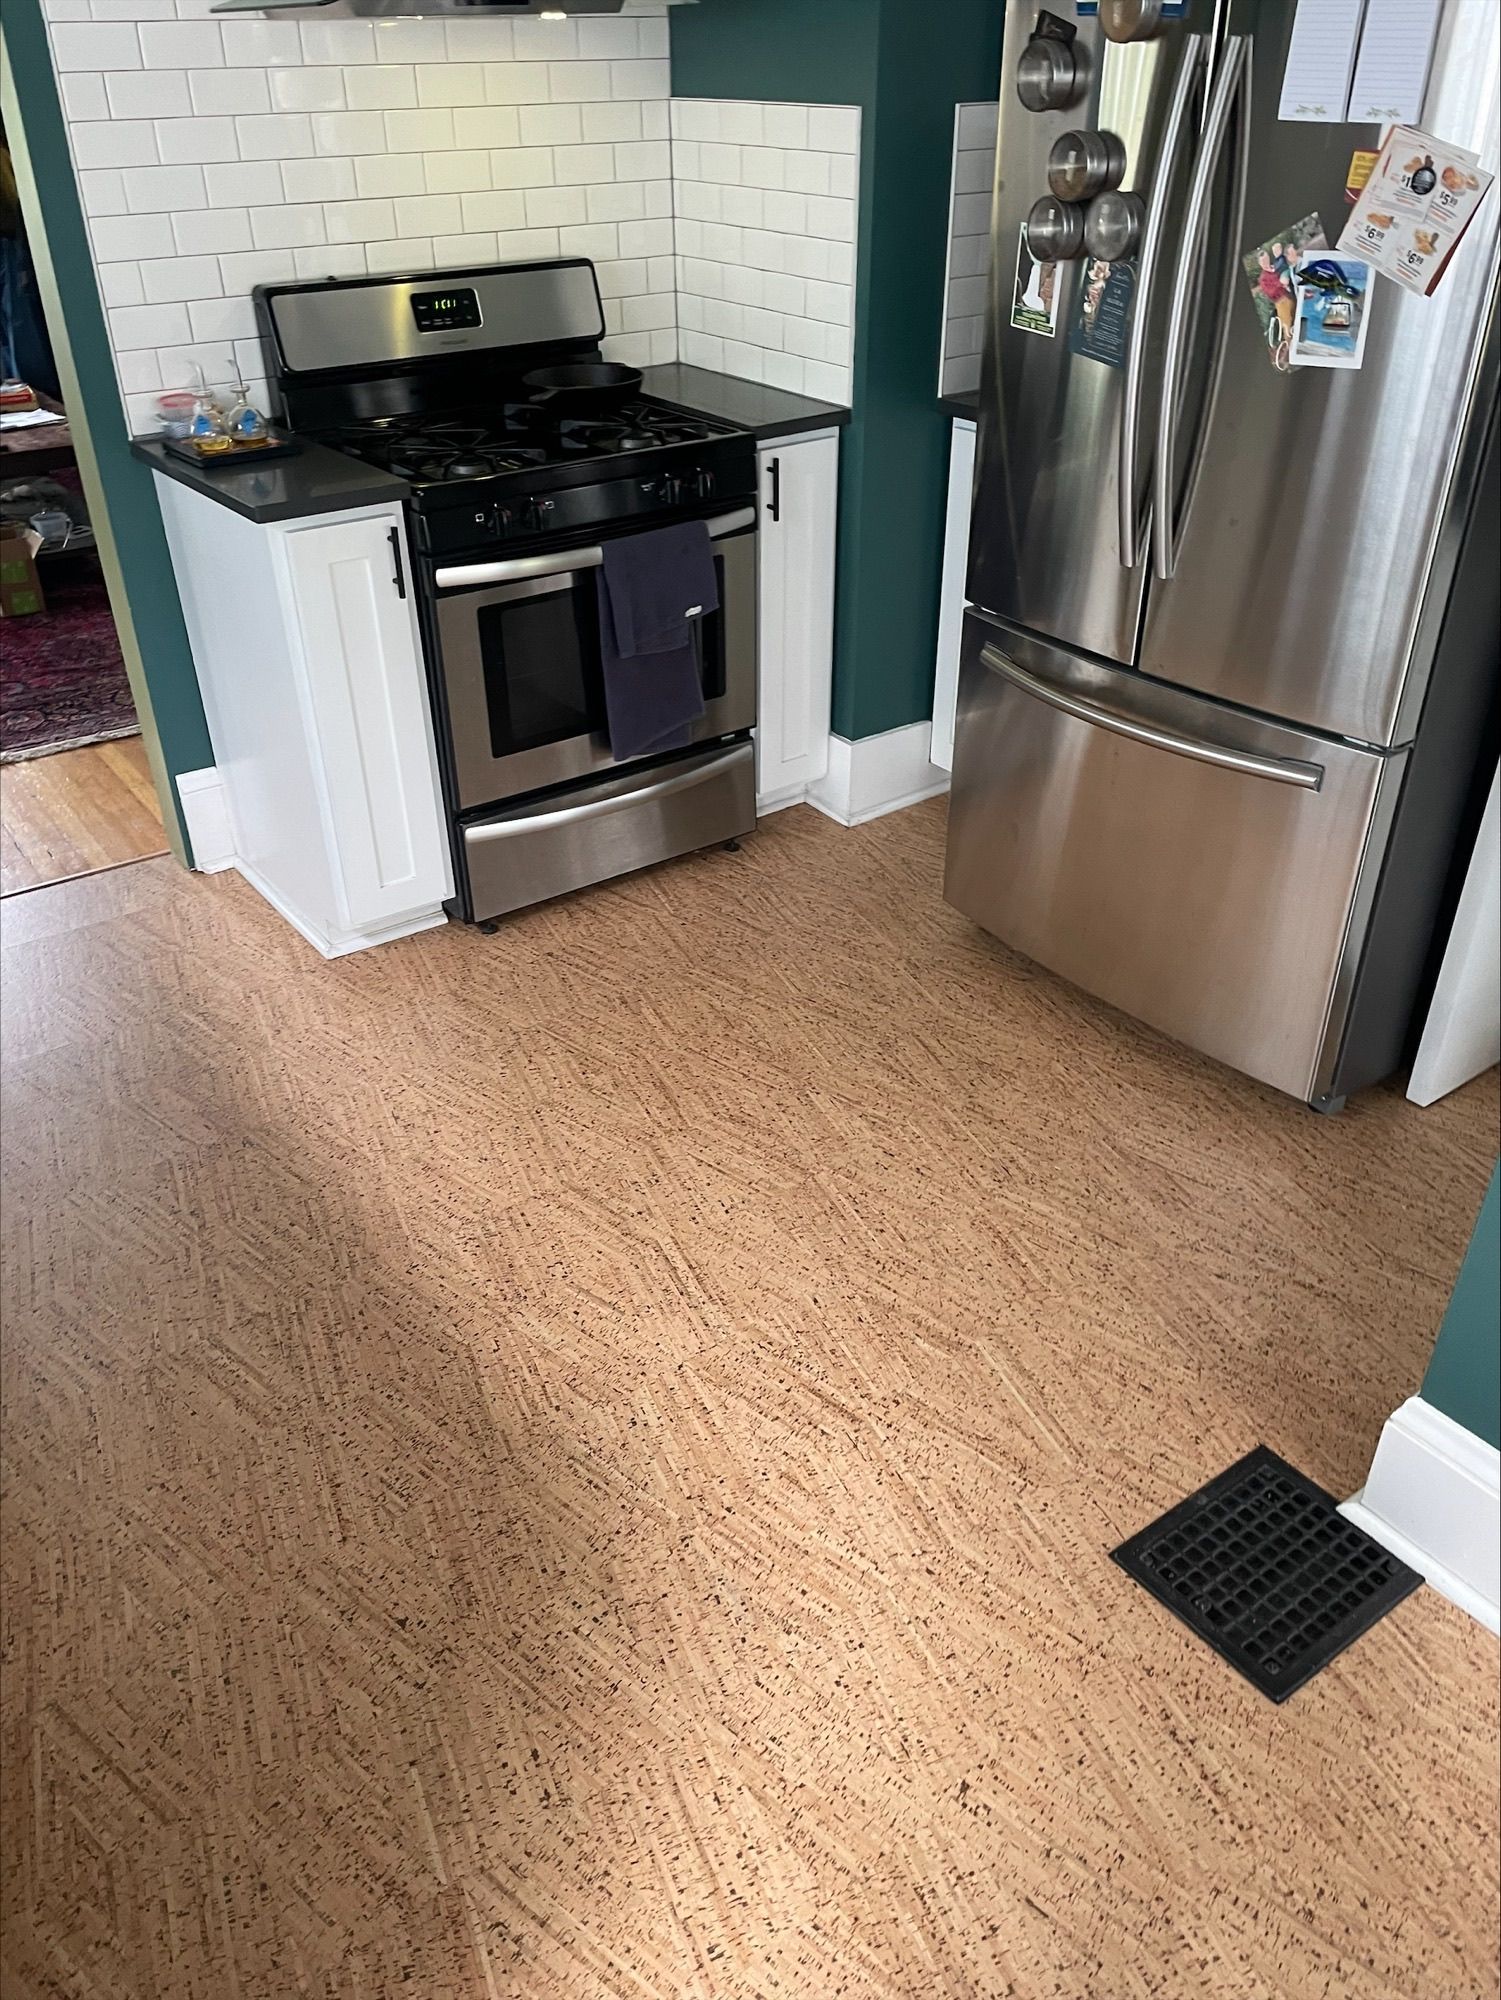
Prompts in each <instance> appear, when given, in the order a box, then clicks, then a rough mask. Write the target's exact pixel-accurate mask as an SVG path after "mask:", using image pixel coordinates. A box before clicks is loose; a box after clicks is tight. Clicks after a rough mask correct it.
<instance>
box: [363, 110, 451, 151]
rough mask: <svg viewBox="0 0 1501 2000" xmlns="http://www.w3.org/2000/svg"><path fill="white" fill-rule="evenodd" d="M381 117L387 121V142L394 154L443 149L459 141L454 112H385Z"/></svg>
mask: <svg viewBox="0 0 1501 2000" xmlns="http://www.w3.org/2000/svg"><path fill="white" fill-rule="evenodd" d="M360 115H361V116H362V117H363V116H364V115H365V114H364V113H361V114H360ZM370 115H371V116H374V114H373V113H371V114H370ZM380 116H381V117H382V118H383V119H384V120H385V128H386V144H387V145H388V146H389V147H390V149H391V151H392V152H393V153H433V152H440V151H446V150H447V149H448V148H449V147H450V146H453V145H455V144H457V143H458V142H457V140H456V139H455V136H454V122H453V121H454V114H453V112H452V111H446V110H445V111H436V110H434V111H383V112H382V113H381V114H380ZM362 150H363V149H362ZM370 150H372V151H373V150H374V148H371V149H370Z"/></svg>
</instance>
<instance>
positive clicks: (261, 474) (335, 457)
mask: <svg viewBox="0 0 1501 2000" xmlns="http://www.w3.org/2000/svg"><path fill="white" fill-rule="evenodd" d="M130 448H131V450H132V452H134V454H135V456H136V457H137V458H139V459H141V460H143V461H144V463H145V464H147V465H149V466H150V467H151V469H152V471H153V472H161V473H164V474H165V475H166V476H167V478H168V479H176V480H179V481H180V482H181V483H182V484H183V485H184V486H191V487H192V489H193V491H194V492H195V493H204V494H207V496H208V498H209V499H210V500H217V501H218V502H219V504H220V505H221V506H223V507H230V508H233V510H234V512H235V513H236V514H243V515H244V516H245V518H246V520H247V521H262V522H266V521H300V520H305V519H306V518H307V516H308V515H310V514H338V513H342V512H344V511H345V510H346V509H347V508H350V507H375V506H378V505H380V504H381V503H382V502H383V501H389V500H404V499H405V498H406V493H407V485H406V481H405V480H404V479H397V478H395V477H394V476H393V475H392V474H391V473H389V472H382V471H380V470H379V469H378V468H377V467H376V466H373V465H365V464H363V463H362V462H361V461H360V460H359V459H357V458H348V457H346V456H345V454H344V453H343V452H341V451H329V450H328V449H327V448H326V447H325V446H324V445H321V444H305V445H304V446H303V448H302V450H301V451H299V452H295V453H294V454H293V455H292V456H291V457H290V458H271V459H267V460H266V462H265V463H264V464H263V465H254V464H251V465H236V466H224V467H222V468H220V467H212V468H211V467H208V466H204V467H203V468H202V469H201V470H200V468H199V467H198V466H196V465H189V464H187V463H186V461H185V460H183V459H180V458H174V457H173V456H172V454H171V453H170V452H169V451H168V450H167V449H166V448H165V446H164V445H163V443H162V441H161V439H160V438H132V440H131V444H130Z"/></svg>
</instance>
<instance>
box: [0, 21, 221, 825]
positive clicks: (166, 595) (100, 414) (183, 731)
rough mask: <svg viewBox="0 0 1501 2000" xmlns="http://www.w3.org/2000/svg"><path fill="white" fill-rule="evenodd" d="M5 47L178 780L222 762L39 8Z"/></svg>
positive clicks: (158, 713) (12, 29) (159, 721)
mask: <svg viewBox="0 0 1501 2000" xmlns="http://www.w3.org/2000/svg"><path fill="white" fill-rule="evenodd" d="M5 42H6V48H7V50H8V51H9V54H10V61H11V70H12V74H13V76H14V79H15V87H16V95H17V98H18V99H19V102H20V105H21V110H22V115H23V117H24V120H25V125H26V138H27V144H28V146H29V149H30V153H31V163H32V170H33V172H34V173H35V176H36V182H37V186H38V188H39V189H40V191H41V199H42V204H43V211H44V214H45V217H46V224H47V241H48V245H49V247H50V249H51V253H52V263H53V270H54V273H55V275H56V278H57V285H58V290H59V292H60V294H61V298H62V309H63V317H64V319H65V320H66V322H67V329H68V340H69V344H70V346H71V347H72V350H73V361H74V365H75V367H76V368H77V370H78V377H79V381H80V383H81V385H82V388H83V396H84V405H85V409H86V413H87V418H88V429H89V436H90V438H91V439H92V441H93V446H94V451H95V455H96V457H97V459H98V462H99V473H100V477H101V479H102V480H103V483H104V491H105V497H106V501H107V504H108V507H109V516H110V524H111V526H112V528H113V530H114V535H115V543H116V547H117V549H118V552H119V558H120V567H121V570H122V572H123V574H124V577H125V589H126V596H127V597H128V599H129V602H130V614H131V619H132V621H133V623H134V625H135V630H136V637H137V640H138V641H139V643H140V648H141V656H142V663H143V666H144V668H145V674H146V685H147V687H148V689H149V691H150V695H151V705H152V710H153V713H154V715H155V718H156V727H157V733H158V735H159V737H160V739H161V747H162V757H163V760H164V761H165V763H166V766H167V769H168V771H169V772H170V773H171V774H172V775H173V777H176V775H177V773H178V772H179V771H197V770H201V769H203V767H204V766H205V765H208V764H212V763H213V761H214V753H213V750H212V747H211V746H210V743H209V735H208V725H207V723H206V722H205V721H204V718H203V703H202V701H201V700H200V698H199V694H198V678H197V675H196V674H195V672H194V670H193V656H192V652H191V650H190V649H189V646H188V635H187V631H186V629H185V627H184V625H183V621H182V608H181V605H180V604H179V602H178V597H177V585H176V583H175V582H174V580H173V576H172V560H171V557H170V556H169V555H168V553H167V541H166V536H165V534H164V533H163V530H162V520H161V514H160V512H159V510H158V508H157V504H156V492H155V489H154V487H153V486H152V483H151V474H150V473H149V472H148V471H147V469H146V467H145V466H144V465H142V464H140V462H139V461H138V460H136V459H134V458H132V457H131V455H130V447H129V438H128V433H127V431H126V427H125V411H124V408H123V406H122V404H121V402H120V391H119V384H118V381H117V378H116V376H115V369H114V363H113V361H112V359H111V357H110V349H109V339H108V335H107V332H106V329H105V324H104V312H103V308H102V307H101V305H100V303H99V291H98V287H97V285H96V284H95V281H94V267H93V262H92V260H91V258H90V255H89V244H88V235H87V232H86V230H85V227H84V220H83V214H82V211H81V210H80V208H79V205H78V191H77V183H76V182H75V180H74V178H73V166H72V161H71V159H70V158H69V154H68V141H67V135H66V132H65V130H64V127H63V119H62V112H61V109H60V107H59V105H58V101H57V86H56V83H55V80H54V77H53V73H52V62H51V58H50V56H49V54H48V51H47V36H46V29H45V28H44V26H43V23H42V15H41V10H40V8H39V6H38V4H37V0H5ZM184 838H186V835H184Z"/></svg>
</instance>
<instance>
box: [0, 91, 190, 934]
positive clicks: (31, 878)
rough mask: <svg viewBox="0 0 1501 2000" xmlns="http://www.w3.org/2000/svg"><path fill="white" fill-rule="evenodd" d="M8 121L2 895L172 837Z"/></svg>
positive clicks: (0, 509) (142, 851)
mask: <svg viewBox="0 0 1501 2000" xmlns="http://www.w3.org/2000/svg"><path fill="white" fill-rule="evenodd" d="M10 147H11V135H10V134H9V133H8V132H7V131H6V130H5V127H4V124H3V123H0V895H12V894H16V893H18V892H20V891H22V890H28V889H35V888H40V887H43V886H45V885H46V884H48V883H52V882H58V881H64V880H67V879H69V878H71V877H73V876H77V875H87V874H93V873H95V872H96V871H97V870H99V869H102V868H113V867H118V866H119V865H120V864H121V863H123V862H127V861H138V860H144V859H145V858H147V857H148V856H151V855H157V854H164V853H166V852H167V850H168V841H167V835H166V831H165V829H164V826H163V822H162V814H161V808H160V805H159V804H158V800H157V794H156V788H155V785H154V783H153V780H152V774H151V771H150V768H149V766H148V763H147V756H146V746H145V744H144V742H143V740H142V736H141V721H140V718H139V716H138V715H137V712H136V705H135V700H134V697H133V695H132V692H131V687H130V681H129V678H128V675H127V672H126V666H125V657H124V653H123V650H122V647H121V642H120V635H119V630H118V627H117V624H116V619H115V614H114V611H113V609H112V606H111V602H110V593H109V586H108V582H107V580H106V576H105V572H104V568H103V565H102V563H101V560H100V554H99V549H98V545H97V542H96V538H95V531H94V522H93V518H92V514H91V506H92V504H93V503H91V500H90V498H89V496H88V494H87V493H86V492H85V484H84V475H83V472H82V471H81V469H80V450H79V445H80V439H79V437H78V436H77V435H76V433H75V425H78V424H81V422H82V411H81V410H75V409H70V408H69V406H68V403H67V402H66V400H65V398H64V392H63V386H62V372H61V371H60V370H59V367H58V361H57V356H56V346H55V343H54V338H53V332H54V330H53V329H52V328H51V327H50V326H49V323H48V314H47V308H46V302H45V297H44V293H43V290H42V288H41V286H40V285H39V284H38V281H37V273H36V267H35V264H34V262H33V256H32V245H31V243H30V241H29V238H28V233H27V227H26V220H25V216H24V215H23V213H22V208H21V203H20V199H19V197H18V193H17V177H16V172H15V163H14V161H13V159H12V155H11V149H10Z"/></svg>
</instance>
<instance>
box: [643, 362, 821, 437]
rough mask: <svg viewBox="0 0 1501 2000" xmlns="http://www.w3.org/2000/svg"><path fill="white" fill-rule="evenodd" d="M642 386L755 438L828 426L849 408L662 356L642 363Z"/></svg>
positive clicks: (675, 404)
mask: <svg viewBox="0 0 1501 2000" xmlns="http://www.w3.org/2000/svg"><path fill="white" fill-rule="evenodd" d="M641 387H642V388H643V389H644V390H645V392H646V394H647V395H648V396H655V397H656V398H657V400H658V401H659V402H663V403H671V404H672V405H673V407H674V408H675V409H679V410H692V411H695V412H697V414H698V415H699V416H704V417H718V418H719V420H720V422H721V423H726V424H735V425H736V426H738V428H739V429H741V430H745V431H749V432H750V433H751V435H752V437H758V438H767V437H790V436H792V435H793V434H794V433H795V432H797V431H826V430H828V429H830V428H831V426H833V425H835V424H847V423H848V422H849V420H850V413H849V411H848V410H847V409H845V408H844V407H843V406H842V405H841V404H839V403H818V402H815V401H814V400H813V398H812V397H811V396H795V395H794V394H793V393H792V391H791V390H790V389H773V388H770V387H769V386H768V385H767V384H766V383H765V382H742V381H741V380H740V379H739V377H738V376H735V375H716V374H715V373H714V371H713V370H712V369H710V368H693V367H690V366H689V364H688V363H687V362H686V361H663V362H660V363H658V365H657V366H656V367H655V368H643V369H642V371H641Z"/></svg>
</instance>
